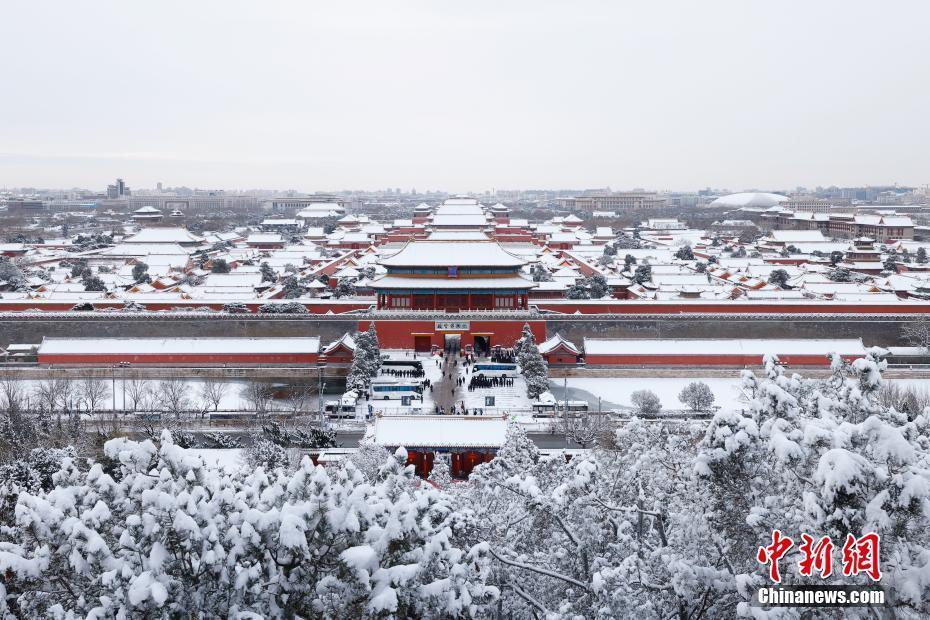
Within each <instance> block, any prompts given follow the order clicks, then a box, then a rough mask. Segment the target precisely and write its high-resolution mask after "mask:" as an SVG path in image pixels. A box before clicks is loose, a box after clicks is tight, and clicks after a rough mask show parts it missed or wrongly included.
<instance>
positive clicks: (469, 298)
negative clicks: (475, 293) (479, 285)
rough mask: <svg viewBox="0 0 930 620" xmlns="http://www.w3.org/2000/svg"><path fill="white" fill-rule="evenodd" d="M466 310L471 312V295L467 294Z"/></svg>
mask: <svg viewBox="0 0 930 620" xmlns="http://www.w3.org/2000/svg"><path fill="white" fill-rule="evenodd" d="M468 309H469V310H471V293H469V294H468Z"/></svg>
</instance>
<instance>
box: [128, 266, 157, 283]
mask: <svg viewBox="0 0 930 620" xmlns="http://www.w3.org/2000/svg"><path fill="white" fill-rule="evenodd" d="M132 281H133V282H135V283H137V284H138V283H140V282H151V281H152V277H151V276H150V275H149V266H148V265H146V264H145V263H143V262H138V263H136V264H135V265H133V266H132Z"/></svg>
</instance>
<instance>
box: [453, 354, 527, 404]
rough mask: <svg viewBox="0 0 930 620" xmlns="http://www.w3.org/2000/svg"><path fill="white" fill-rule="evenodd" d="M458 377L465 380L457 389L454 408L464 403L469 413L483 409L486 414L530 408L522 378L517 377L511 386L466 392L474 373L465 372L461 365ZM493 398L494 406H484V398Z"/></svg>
mask: <svg viewBox="0 0 930 620" xmlns="http://www.w3.org/2000/svg"><path fill="white" fill-rule="evenodd" d="M458 369H459V376H460V377H463V378H464V379H465V385H463V386H461V387H459V389H458V391H457V392H456V406H458V405H459V404H461V402H462V401H463V400H464V401H465V408H466V409H468V410H469V411H471V410H473V409H475V408H478V409H484V412H485V413H486V414H489V413H510V412H513V411H527V410H529V409H530V408H531V405H530V400H529V398H527V396H526V382H525V381H524V380H523V377H521V376H517V377H516V378H515V379H514V382H513V385H511V386H507V387H491V388H476V389H475V390H474V391H472V392H469V391H468V382H469V381H470V380H471V377H472V375H474V374H476V373H474V372H469V373H466V372H465V368H464V366H463V365H461V364H459V366H458ZM488 396H493V397H494V406H493V407H487V406H485V398H486V397H488Z"/></svg>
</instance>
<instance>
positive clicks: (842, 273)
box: [827, 267, 852, 282]
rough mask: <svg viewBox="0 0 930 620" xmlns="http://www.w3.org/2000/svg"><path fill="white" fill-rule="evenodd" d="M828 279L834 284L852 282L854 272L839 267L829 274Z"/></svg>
mask: <svg viewBox="0 0 930 620" xmlns="http://www.w3.org/2000/svg"><path fill="white" fill-rule="evenodd" d="M827 277H828V278H830V279H831V280H833V281H834V282H851V281H852V272H851V271H850V270H849V269H847V268H846V267H837V268H836V269H834V270H833V271H831V272H830V273H829V274H827Z"/></svg>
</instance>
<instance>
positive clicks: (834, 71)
mask: <svg viewBox="0 0 930 620" xmlns="http://www.w3.org/2000/svg"><path fill="white" fill-rule="evenodd" d="M839 7H842V10H837V9H838V8H839ZM277 8H278V10H277V11H268V10H267V8H266V7H257V6H250V5H247V4H233V3H222V4H220V3H213V4H210V3H199V4H198V5H196V6H195V7H192V6H187V5H184V4H182V3H164V4H160V5H159V6H158V7H154V6H152V7H146V6H141V5H139V6H131V7H126V6H125V5H122V4H117V3H113V2H95V3H93V4H90V5H85V4H82V5H80V6H78V5H71V4H68V3H59V4H57V5H56V10H55V11H54V12H52V13H51V14H50V13H49V12H48V10H47V9H46V8H41V7H35V6H28V5H17V6H12V7H7V8H6V10H5V12H6V14H7V17H8V19H7V20H6V21H7V22H8V23H11V24H21V25H22V26H23V27H20V28H13V29H11V32H9V33H8V34H7V35H6V36H5V40H4V41H3V42H0V50H2V51H3V53H4V55H5V56H7V57H9V58H14V59H15V62H13V63H10V66H9V68H8V83H9V84H11V85H12V86H13V88H11V91H12V92H11V96H7V97H5V98H4V100H3V102H2V103H0V111H2V113H3V114H2V117H3V118H4V119H6V120H5V121H4V122H2V123H0V144H2V147H0V185H4V186H38V187H73V186H89V187H96V186H97V185H99V184H102V183H103V182H104V180H105V179H110V178H111V177H113V176H115V175H118V176H122V177H123V178H126V179H133V183H134V185H136V186H138V187H153V186H154V185H155V184H156V182H158V181H168V180H169V179H170V180H171V183H172V184H174V185H189V186H200V187H216V188H234V187H278V188H295V189H298V190H300V191H308V192H310V191H326V190H332V189H333V188H338V187H344V188H352V187H358V188H377V187H395V186H400V187H403V188H411V187H416V188H423V189H426V188H429V187H443V188H444V189H445V190H446V191H450V192H475V191H485V190H487V189H491V188H501V187H508V188H512V187H545V188H560V187H565V188H570V187H576V188H586V187H603V186H610V187H613V188H615V189H633V188H637V187H644V188H648V189H655V190H666V189H671V190H675V189H689V188H695V189H696V188H702V187H706V186H711V187H725V188H730V189H734V190H739V189H750V188H791V187H795V186H797V185H805V186H808V187H813V186H817V185H822V186H828V185H886V184H889V185H890V184H893V183H899V184H902V185H917V186H922V185H924V184H925V183H926V182H927V181H928V180H930V179H928V178H927V174H926V172H925V171H926V169H927V163H928V157H927V148H926V146H927V144H930V128H928V126H927V124H926V123H925V122H924V121H923V110H925V109H926V108H927V104H928V103H930V90H928V87H927V86H926V85H925V84H924V83H923V82H922V81H921V80H920V79H919V76H920V75H923V74H926V73H927V71H928V70H930V66H928V65H930V42H928V41H927V40H926V37H925V36H923V26H922V24H924V23H926V18H927V17H928V16H930V7H927V6H926V5H925V4H923V3H918V2H903V3H898V4H896V5H894V6H893V7H890V8H889V7H885V8H883V10H882V11H878V10H875V9H873V7H872V5H870V4H868V3H841V4H840V3H833V2H825V3H818V4H817V5H815V6H809V5H806V4H802V3H779V4H778V5H777V6H775V5H767V4H766V5H763V4H754V3H737V2H714V3H711V4H708V3H702V4H701V5H700V6H693V5H688V4H685V3H675V4H674V6H673V7H671V8H670V7H668V6H661V7H660V6H616V5H611V4H603V3H585V4H584V5H583V6H582V8H583V9H584V10H579V8H578V7H577V6H572V7H568V6H563V5H560V4H555V3H532V4H529V3H515V4H508V5H507V6H506V7H500V6H497V5H492V4H490V3H471V4H469V5H468V6H467V7H461V6H440V5H435V4H431V3H403V4H393V3H371V4H366V6H365V7H364V10H362V9H361V8H359V9H358V10H354V11H350V10H349V9H348V8H346V7H331V6H316V5H304V4H295V3H281V4H279V5H277ZM29 24H41V32H42V45H41V46H36V45H34V40H33V37H34V36H35V31H34V29H33V28H29V27H26V26H27V25H29ZM23 50H28V53H23Z"/></svg>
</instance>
